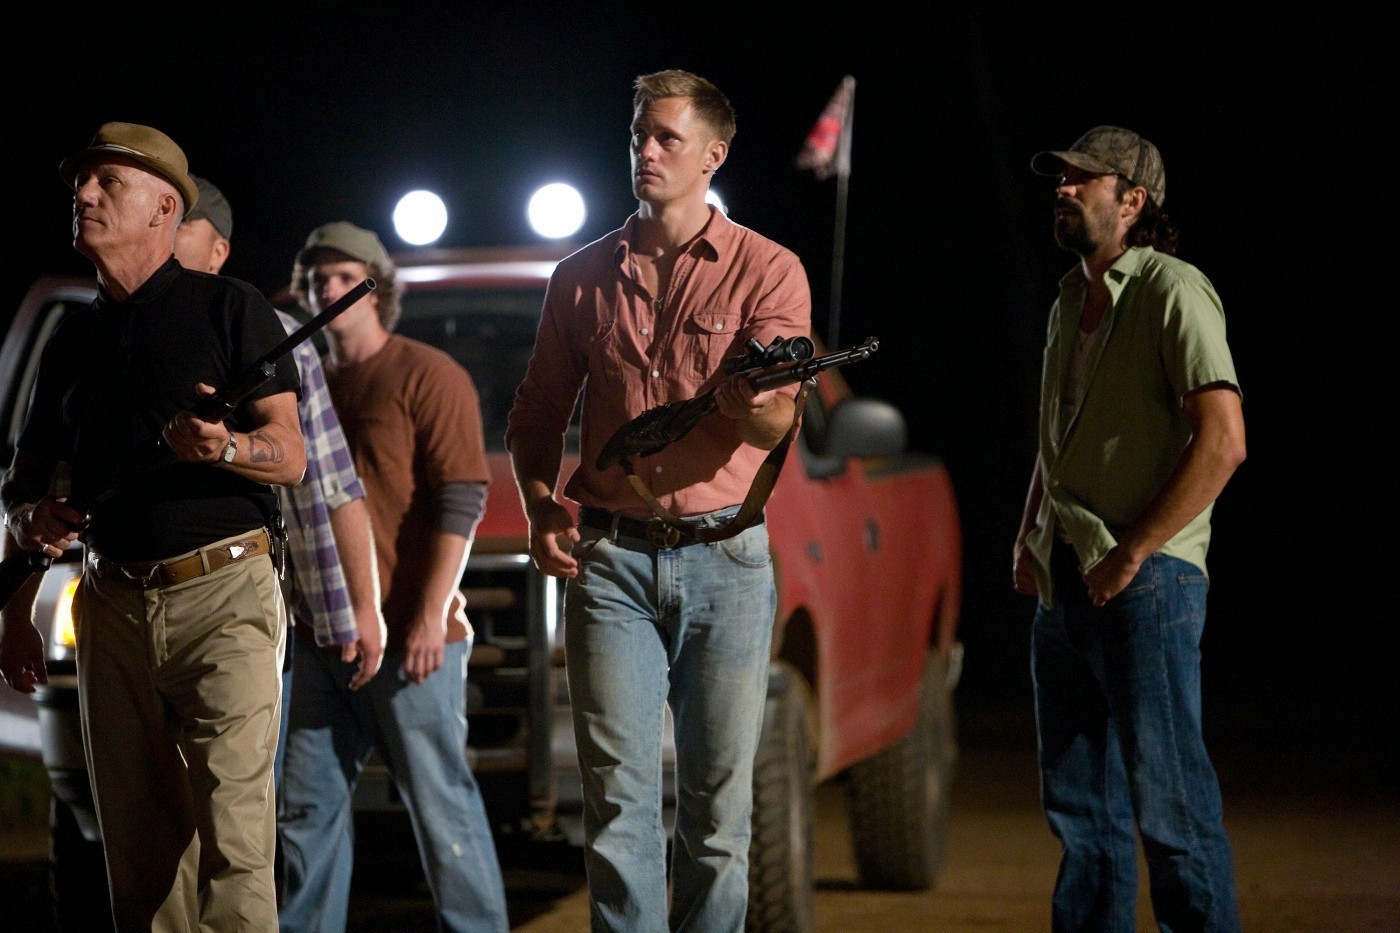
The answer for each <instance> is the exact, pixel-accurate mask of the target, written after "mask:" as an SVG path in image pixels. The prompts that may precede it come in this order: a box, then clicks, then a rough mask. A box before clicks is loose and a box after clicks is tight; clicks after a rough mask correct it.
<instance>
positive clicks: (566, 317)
mask: <svg viewBox="0 0 1400 933" xmlns="http://www.w3.org/2000/svg"><path fill="white" fill-rule="evenodd" d="M636 225H637V218H636V216H635V215H634V216H633V217H631V218H629V219H628V221H627V223H626V224H625V225H624V226H623V227H622V228H621V229H618V230H615V231H613V232H612V233H610V234H608V235H607V236H605V237H603V238H602V239H600V240H597V241H595V242H594V243H591V244H589V245H588V246H586V247H584V248H583V249H581V250H579V251H578V252H576V253H574V254H573V255H572V256H569V257H568V258H566V259H565V260H563V261H562V262H561V263H560V264H559V266H558V267H557V268H556V269H555V272H554V275H553V276H552V277H551V279H550V283H549V289H548V292H547V294H546V296H545V303H544V313H543V316H542V317H541V320H540V326H539V332H538V336H537V337H536V340H535V349H534V354H533V356H532V357H531V359H530V366H529V369H528V370H527V372H526V375H525V379H524V381H523V382H522V384H521V386H520V388H519V390H518V391H517V392H516V397H515V403H514V407H513V408H512V410H511V414H510V420H509V423H508V426H507V429H506V444H507V447H509V445H510V443H511V439H512V436H513V434H514V433H515V432H516V431H518V430H520V429H522V428H531V429H543V430H547V431H549V432H551V433H557V434H561V435H562V434H563V433H564V430H565V429H566V427H567V426H568V423H569V419H570V417H571V416H572V414H573V411H574V405H575V402H576V400H577V399H578V394H579V392H580V391H583V392H584V396H583V412H582V435H581V441H580V446H581V454H582V462H581V464H580V466H579V468H578V469H577V470H576V471H575V472H574V474H573V475H572V476H571V477H570V478H569V480H568V482H567V484H566V485H565V488H564V493H565V495H566V496H568V497H569V498H571V499H573V500H574V501H576V502H579V503H582V504H583V505H589V506H595V507H599V508H605V509H612V510H614V511H621V512H627V513H630V514H633V515H640V516H648V515H650V510H649V509H648V507H647V505H646V503H645V502H643V501H642V499H641V498H640V497H639V496H638V495H637V493H636V491H635V490H633V489H632V487H631V485H630V484H629V483H628V481H627V476H626V473H625V471H624V470H623V468H622V467H621V466H617V465H615V466H612V467H610V468H609V469H607V470H605V471H602V472H599V471H598V470H597V469H596V467H595V466H594V464H595V461H596V460H597V457H598V454H599V452H600V451H601V450H602V449H603V446H604V445H605V444H606V443H607V442H608V440H609V439H610V438H611V437H612V435H613V433H614V432H615V431H617V429H618V428H620V427H621V426H622V425H624V424H625V423H627V422H628V421H629V420H631V419H632V418H634V417H636V416H637V415H640V414H641V413H642V412H644V411H647V410H649V409H651V408H654V407H656V406H658V405H661V404H664V403H666V402H674V401H680V400H685V399H690V398H694V397H695V396H696V395H699V394H701V393H702V392H706V391H708V390H710V389H712V388H714V387H715V386H716V385H718V384H719V383H720V382H721V381H722V380H724V379H725V378H727V376H725V374H724V373H723V371H722V370H721V366H720V364H721V363H722V361H723V360H724V359H725V358H727V357H731V356H736V355H740V354H742V353H743V352H744V351H745V347H746V344H747V341H748V340H749V339H750V338H753V339H756V340H758V341H759V342H760V343H761V344H763V345H764V346H765V347H766V346H768V345H769V344H770V343H771V342H772V340H773V338H774V337H779V336H781V337H794V336H806V335H807V334H809V333H810V331H811V314H812V302H811V293H810V289H809V286H808V283H807V275H806V271H805V270H804V269H803V268H802V263H801V261H800V260H799V259H798V258H797V256H796V255H795V254H794V253H793V252H792V251H790V250H788V249H786V248H784V247H782V246H780V245H778V244H777V243H774V242H773V241H772V240H769V239H767V238H765V237H762V236H760V235H759V234H757V233H754V232H753V231H752V230H749V229H747V228H745V227H742V226H739V225H738V224H736V223H734V222H733V221H731V220H729V219H728V218H727V217H725V216H724V214H723V213H722V212H720V211H719V210H717V209H714V208H711V214H710V220H709V222H708V223H707V224H706V225H705V228H704V229H703V230H702V231H701V232H700V234H699V235H698V236H697V237H696V238H695V239H694V240H692V241H691V243H690V244H689V245H688V246H687V247H686V248H685V250H684V251H683V252H682V253H681V255H680V256H679V257H678V258H677V260H676V264H675V268H674V270H673V271H672V273H671V281H670V286H669V289H668V292H667V294H666V295H664V296H660V298H659V299H658V297H657V296H653V295H651V294H650V293H649V292H648V291H647V290H646V288H645V287H644V286H643V285H642V282H641V279H640V277H639V274H638V271H637V267H636V263H635V262H634V260H633V257H632V250H633V243H634V240H635V237H636ZM780 391H785V392H787V393H788V394H790V395H791V394H795V393H796V391H797V387H796V386H789V387H786V388H785V389H784V390H780ZM766 455H767V452H766V451H763V450H760V449H759V448H757V447H753V446H750V445H748V444H745V443H743V442H742V441H741V440H740V439H739V432H738V429H737V426H736V425H735V423H734V422H733V421H732V420H730V419H728V418H725V417H724V416H722V415H719V414H713V415H711V416H708V417H706V418H704V419H702V420H701V421H700V423H699V424H697V425H696V426H695V427H694V428H693V429H692V430H691V431H690V433H689V434H687V435H686V436H685V437H684V438H682V439H681V440H679V441H677V442H675V443H672V444H670V445H669V446H667V447H666V448H664V449H663V450H661V451H660V452H659V453H656V454H654V455H652V456H649V457H643V456H638V457H634V458H633V460H632V464H633V467H634V468H635V469H636V471H637V473H638V475H639V476H640V477H641V478H642V479H643V480H644V481H645V482H646V483H647V485H648V487H649V489H650V490H651V492H652V494H653V495H654V496H656V498H657V499H658V500H660V502H661V504H662V505H664V506H666V507H667V508H668V509H669V510H671V511H672V512H673V513H676V514H679V515H698V514H701V513H704V512H710V511H714V510H715V509H720V508H723V507H725V506H730V505H734V504H737V503H739V502H742V501H743V499H744V497H745V495H746V494H747V493H748V490H749V486H750V484H751V483H752V481H753V477H754V475H755V474H756V473H757V471H758V468H759V466H760V465H761V464H762V462H763V459H764V457H765V456H766Z"/></svg>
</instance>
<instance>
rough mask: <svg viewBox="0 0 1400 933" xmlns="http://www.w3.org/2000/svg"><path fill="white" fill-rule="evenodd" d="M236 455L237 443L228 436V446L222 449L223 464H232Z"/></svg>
mask: <svg viewBox="0 0 1400 933" xmlns="http://www.w3.org/2000/svg"><path fill="white" fill-rule="evenodd" d="M237 454H238V441H236V440H234V439H233V435H229V439H228V446H227V447H225V448H224V456H223V460H224V463H232V462H233V458H234V457H235V456H236V455H237Z"/></svg>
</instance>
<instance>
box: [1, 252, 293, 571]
mask: <svg viewBox="0 0 1400 933" xmlns="http://www.w3.org/2000/svg"><path fill="white" fill-rule="evenodd" d="M285 337H286V331H285V330H283V328H282V325H281V323H280V322H279V321H278V320H277V313H276V312H275V311H274V310H273V308H272V306H271V305H270V304H269V303H268V302H267V300H266V299H265V298H263V296H262V295H261V294H260V293H259V292H258V290H257V289H255V288H254V287H253V286H251V285H249V284H248V283H246V282H241V281H239V280H237V279H230V278H227V277H224V276H217V275H207V274H205V273H202V272H191V271H189V270H187V269H184V268H182V267H181V266H180V265H179V264H178V263H177V262H176V261H175V260H174V258H173V257H172V258H171V259H170V260H169V261H168V262H166V264H165V265H164V266H162V267H161V268H160V269H159V270H157V272H156V273H155V274H154V275H153V276H151V278H150V279H149V280H148V281H147V282H146V283H145V284H144V285H142V286H141V288H140V289H138V290H137V292H136V293H135V294H134V295H132V296H131V297H130V298H129V299H128V300H127V301H123V302H118V301H112V300H111V299H110V298H108V297H106V296H102V295H99V297H98V298H97V299H96V300H95V301H93V303H92V304H91V305H89V306H88V307H86V308H83V309H81V310H78V311H75V312H74V313H73V314H71V315H69V316H68V318H67V319H65V320H64V322H63V324H62V325H61V326H60V327H59V328H58V330H57V331H56V332H55V334H54V336H53V339H52V340H50V341H49V343H48V345H47V346H46V347H45V348H44V353H43V357H42V359H41V362H40V367H39V375H38V379H37V381H36V383H35V389H34V396H33V398H32V400H31V402H30V408H29V414H28V417H27V418H26V420H25V425H24V430H23V431H22V432H21V434H20V439H19V444H18V448H19V449H20V450H23V451H26V452H27V453H30V454H33V455H36V456H38V457H42V458H45V459H48V460H55V461H68V462H69V463H70V464H71V465H72V479H73V487H72V488H73V500H74V501H75V502H76V503H78V504H80V505H83V506H86V507H87V509H88V511H89V514H90V515H91V523H90V525H89V527H88V530H87V532H86V534H85V536H84V540H85V541H86V542H87V543H88V544H89V545H90V546H91V547H92V548H94V549H95V550H96V551H97V553H98V554H100V555H102V556H103V557H107V558H109V559H111V560H115V561H150V560H160V559H163V558H166V557H171V556H174V555H176V554H181V553H184V552H185V551H189V550H192V549H194V548H197V547H202V546H203V545H205V544H208V543H210V542H211V541H217V540H219V539H220V538H227V537H229V536H230V535H235V534H238V533H240V532H243V531H247V530H248V529H250V528H256V527H258V526H260V525H264V524H266V523H267V522H268V521H269V518H270V516H271V515H272V514H273V512H274V509H275V508H276V503H277V495H276V491H275V490H274V489H273V488H272V487H271V486H268V485H267V484H264V483H256V482H253V481H252V480H249V479H246V478H244V477H242V476H239V475H237V474H236V473H233V472H231V471H229V470H226V469H221V468H219V467H216V466H213V465H210V464H204V463H181V462H179V461H176V460H175V459H174V456H173V455H172V454H170V452H169V451H168V449H166V448H165V447H164V445H163V444H162V443H161V441H160V437H161V431H162V429H163V428H164V427H165V425H166V424H167V423H168V422H169V421H170V419H171V418H172V417H173V416H174V415H175V413H176V412H178V411H181V410H184V409H192V408H194V406H195V404H196V402H197V401H198V399H199V395H198V393H197V392H196V391H195V383H197V382H203V383H205V384H206V385H211V386H213V387H214V388H216V389H223V388H224V387H226V386H229V385H230V384H232V383H233V381H234V380H235V378H236V377H237V376H238V375H239V374H240V373H241V372H243V371H244V370H246V369H247V367H248V366H249V364H251V363H252V361H254V360H255V359H257V358H258V357H259V356H260V355H262V354H263V353H265V352H267V351H268V350H271V349H272V348H273V347H274V346H276V345H277V344H278V343H279V342H280V341H281V340H283V339H284V338H285ZM299 389H300V384H299V381H298V377H297V371H296V364H295V363H294V362H293V360H292V359H291V358H290V356H285V357H283V358H282V359H281V360H279V361H278V363H277V371H276V373H275V374H274V375H273V377H272V378H271V379H269V380H268V381H267V382H266V383H264V384H263V385H262V386H261V387H260V388H258V389H257V390H256V391H254V392H253V393H252V395H251V396H249V400H256V399H260V398H265V397H267V396H270V395H276V394H278V393H280V392H289V391H299ZM225 423H226V424H227V425H228V427H229V428H230V429H231V430H237V431H247V430H248V428H249V426H250V421H249V420H248V412H247V408H246V403H245V405H242V406H240V407H239V408H238V409H236V410H235V411H234V413H233V414H232V415H231V416H230V417H229V418H228V419H227V420H226V421H225ZM114 488H115V489H116V490H117V491H116V493H115V494H111V495H107V494H109V493H111V491H112V490H113V489H114Z"/></svg>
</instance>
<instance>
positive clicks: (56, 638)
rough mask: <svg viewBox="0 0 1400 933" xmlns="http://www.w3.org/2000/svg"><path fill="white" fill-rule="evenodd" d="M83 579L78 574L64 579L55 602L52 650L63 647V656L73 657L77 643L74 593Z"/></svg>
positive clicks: (55, 651)
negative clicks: (74, 622) (74, 621)
mask: <svg viewBox="0 0 1400 933" xmlns="http://www.w3.org/2000/svg"><path fill="white" fill-rule="evenodd" d="M82 579H83V578H82V577H81V576H77V577H72V578H71V579H68V580H64V581H63V587H62V588H61V589H60V590H59V591H58V597H57V598H56V599H55V600H54V603H53V624H52V625H51V626H50V628H49V631H50V632H52V633H53V641H52V642H51V645H52V649H51V650H52V651H53V652H54V653H57V652H58V650H59V649H62V656H63V657H72V652H73V649H74V647H75V646H76V645H77V640H76V637H75V636H74V634H73V594H75V593H77V592H78V584H79V583H80V582H81V581H82Z"/></svg>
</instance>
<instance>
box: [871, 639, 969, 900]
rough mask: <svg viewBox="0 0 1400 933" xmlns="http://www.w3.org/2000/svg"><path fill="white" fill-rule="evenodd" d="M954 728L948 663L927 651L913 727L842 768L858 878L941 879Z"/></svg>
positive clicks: (894, 883)
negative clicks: (885, 745)
mask: <svg viewBox="0 0 1400 933" xmlns="http://www.w3.org/2000/svg"><path fill="white" fill-rule="evenodd" d="M954 732H955V727H954V722H953V711H952V699H951V696H950V694H949V688H948V686H947V665H946V664H945V663H944V661H943V660H942V659H941V658H940V657H939V656H938V654H937V653H936V652H932V651H930V652H929V655H928V659H927V660H926V661H925V663H924V674H923V679H922V681H921V683H920V686H919V714H918V719H917V720H916V721H915V723H914V728H913V730H912V731H911V732H910V733H909V734H908V735H907V736H905V737H904V738H902V739H900V740H899V741H898V742H896V743H895V744H893V745H891V746H890V747H888V748H886V749H884V750H883V751H880V752H878V753H877V754H875V755H873V756H872V757H870V758H867V759H866V760H864V761H861V762H858V763H856V764H854V765H852V766H851V768H850V770H849V772H848V775H847V777H848V781H847V785H846V792H847V806H848V809H849V813H850V822H851V848H852V851H853V853H854V856H855V862H856V868H857V870H858V871H859V873H860V880H861V884H862V885H863V886H865V887H867V888H875V889H879V890H888V891H925V890H928V889H929V888H931V887H933V885H934V883H935V882H936V881H937V880H938V874H939V872H940V871H941V870H942V868H943V858H944V854H945V852H946V849H947V842H948V793H949V789H950V785H951V783H952V778H953V771H954V767H955V763H956V753H955V751H954V750H955V748H956V744H955V740H954Z"/></svg>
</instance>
